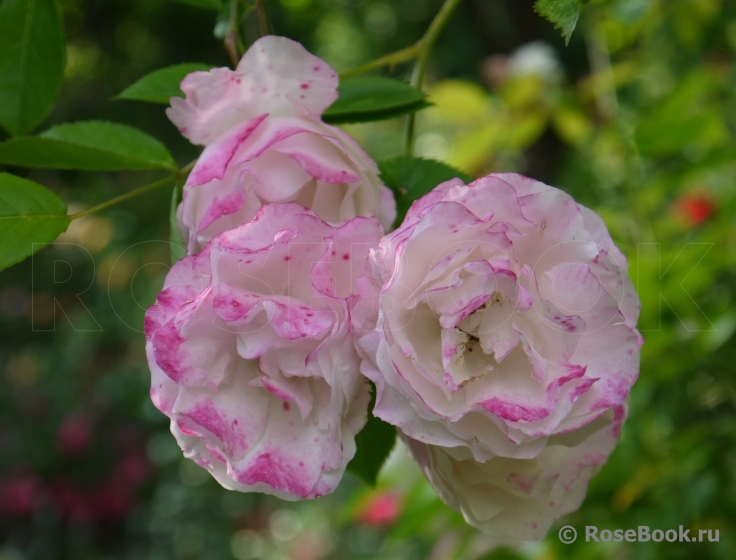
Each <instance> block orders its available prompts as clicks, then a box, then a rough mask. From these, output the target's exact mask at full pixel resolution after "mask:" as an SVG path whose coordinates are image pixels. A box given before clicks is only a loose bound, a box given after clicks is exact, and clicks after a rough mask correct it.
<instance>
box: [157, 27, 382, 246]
mask: <svg viewBox="0 0 736 560" xmlns="http://www.w3.org/2000/svg"><path fill="white" fill-rule="evenodd" d="M337 84H338V77H337V74H336V73H335V71H334V70H333V69H332V68H330V66H329V65H327V63H325V62H324V61H323V60H321V59H319V58H317V57H316V56H313V55H311V54H309V53H308V52H307V51H306V50H304V47H302V46H301V45H300V44H299V43H296V42H294V41H292V40H290V39H286V38H284V37H274V36H267V37H263V38H261V39H259V40H258V41H256V42H255V43H253V45H252V46H251V48H250V49H249V50H248V52H247V53H245V55H244V56H243V58H242V60H241V61H240V64H238V67H237V68H236V69H235V70H229V69H228V68H215V69H213V70H211V71H209V72H194V73H192V74H189V75H188V76H187V77H186V78H184V81H183V82H182V84H181V88H182V90H183V91H184V93H185V94H186V98H184V99H182V98H179V97H172V98H171V107H170V108H169V109H167V115H168V116H169V118H170V119H171V121H172V122H173V123H174V124H175V125H176V126H177V127H179V131H180V132H181V133H182V134H183V135H184V136H186V137H187V138H188V139H189V140H190V141H191V142H193V143H194V144H201V145H203V146H205V149H204V151H203V152H202V155H201V157H200V158H199V160H198V161H197V164H196V165H195V166H194V168H193V169H192V172H191V173H190V175H189V178H188V179H187V182H186V185H185V186H184V197H183V201H182V204H181V205H180V207H179V209H178V212H177V216H178V217H179V220H180V223H181V226H182V227H181V229H182V230H183V231H182V233H183V234H184V238H185V239H186V240H187V248H188V250H189V252H190V253H196V252H198V251H199V250H200V249H201V248H202V247H203V246H204V244H205V243H206V242H207V241H209V240H210V239H211V238H212V237H214V236H215V235H217V234H218V233H221V232H223V231H226V230H228V229H231V228H233V227H236V226H238V225H240V224H243V223H245V222H247V221H249V220H250V219H251V218H253V216H254V215H255V213H256V212H257V211H258V209H259V208H260V207H261V206H262V205H263V204H266V203H268V202H287V201H292V202H298V203H299V204H301V205H303V206H306V207H307V208H311V209H312V210H314V212H316V213H317V215H319V216H320V217H321V218H322V219H323V220H326V221H328V222H332V223H336V222H340V221H344V220H349V219H351V218H354V217H356V216H378V218H379V219H380V221H381V223H382V224H383V225H384V227H385V228H386V229H388V227H389V226H390V225H391V223H392V222H393V220H394V218H395V216H396V203H395V201H394V198H393V195H392V193H391V191H390V190H388V189H387V188H386V187H384V186H383V184H382V183H381V180H380V179H379V178H378V168H377V167H376V164H375V162H374V161H373V160H372V159H371V158H370V157H369V156H368V155H367V154H366V153H365V152H364V151H363V150H362V149H361V148H360V146H359V145H358V144H357V143H356V142H355V140H353V139H352V138H351V137H350V136H349V135H348V134H346V133H345V132H343V131H342V130H340V129H339V128H336V127H334V126H330V125H327V124H325V123H323V122H322V121H321V120H320V116H321V115H322V113H323V112H324V111H325V109H327V108H328V107H329V106H330V105H331V104H332V103H333V102H334V101H335V100H336V99H337V97H338V93H337Z"/></svg>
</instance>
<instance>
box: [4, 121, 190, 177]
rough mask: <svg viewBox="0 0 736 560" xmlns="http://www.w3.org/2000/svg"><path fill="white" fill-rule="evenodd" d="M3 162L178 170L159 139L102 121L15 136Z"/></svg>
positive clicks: (6, 147)
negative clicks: (36, 133)
mask: <svg viewBox="0 0 736 560" xmlns="http://www.w3.org/2000/svg"><path fill="white" fill-rule="evenodd" d="M0 164H6V165H15V166H19V167H43V168H48V169H80V170H84V171H122V170H131V171H132V170H139V169H169V170H176V164H175V163H174V160H173V158H172V157H171V154H169V151H168V150H167V149H166V147H165V146H164V145H163V144H161V142H159V141H158V140H156V139H155V138H153V137H151V136H149V135H148V134H146V133H145V132H141V131H140V130H138V129H136V128H133V127H130V126H127V125H123V124H117V123H110V122H101V121H86V122H76V123H70V124H62V125H59V126H55V127H54V128H50V129H49V130H47V131H45V132H44V133H42V134H41V135H40V136H26V137H20V138H12V139H11V140H8V141H7V142H4V143H2V144H0Z"/></svg>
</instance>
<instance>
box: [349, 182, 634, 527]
mask: <svg viewBox="0 0 736 560" xmlns="http://www.w3.org/2000/svg"><path fill="white" fill-rule="evenodd" d="M370 260H371V262H372V267H373V269H374V275H375V278H374V284H375V287H376V288H375V289H376V290H377V291H376V293H374V302H373V305H374V307H376V308H377V329H376V330H375V331H374V332H370V333H368V334H365V335H364V336H362V337H361V340H360V347H361V349H362V351H363V352H364V354H365V356H366V357H367V359H365V360H364V362H363V364H362V371H363V372H364V373H365V375H367V376H368V377H369V378H370V379H372V380H373V381H374V382H375V384H376V387H377V402H376V407H375V409H374V411H373V412H374V414H375V415H376V416H378V417H380V418H382V419H383V420H385V421H387V422H389V423H391V424H394V425H396V426H397V427H399V428H400V430H401V431H402V432H403V434H404V435H405V436H408V438H411V439H414V440H417V442H419V443H416V444H412V445H410V446H409V447H410V449H414V455H415V456H416V457H418V459H419V461H420V463H422V464H423V465H425V470H428V472H430V473H432V474H431V475H430V477H429V478H430V481H431V482H433V483H434V484H435V487H436V488H437V490H438V492H439V493H440V494H441V495H442V496H443V497H444V498H445V499H446V501H448V503H450V504H453V503H454V504H459V503H462V500H463V498H461V497H460V496H455V497H454V498H453V499H449V498H448V496H449V495H450V494H451V493H453V494H454V493H455V492H460V489H459V488H460V485H462V484H466V483H465V482H462V480H466V482H467V484H468V485H469V486H467V488H473V490H472V491H471V490H468V492H469V493H470V494H472V493H473V492H477V493H479V496H480V498H481V499H482V498H483V496H485V498H486V499H488V500H490V501H491V502H493V503H495V502H494V500H496V499H497V498H498V499H501V498H499V497H498V496H497V495H495V494H494V493H493V492H494V491H492V490H491V486H493V485H494V482H492V480H491V481H490V482H488V484H489V485H490V486H488V493H486V494H483V492H481V490H482V488H485V486H483V484H485V483H484V482H483V477H484V476H490V477H491V479H492V478H494V477H495V478H498V476H501V474H499V471H498V470H497V469H496V466H495V465H502V464H503V465H507V466H508V465H517V464H519V463H514V462H513V461H512V462H509V461H506V459H502V458H507V459H515V460H534V461H533V462H530V463H528V464H526V466H524V467H518V474H519V476H520V477H527V473H528V471H529V469H534V468H540V465H544V468H545V469H547V471H545V472H546V473H547V474H545V475H544V476H549V477H552V476H554V475H555V473H556V474H559V475H560V476H562V473H565V472H566V469H567V474H566V476H568V478H571V479H574V480H575V482H574V484H572V483H570V484H567V483H566V484H563V485H562V486H561V488H563V489H567V490H570V491H572V490H571V489H572V488H580V486H579V485H580V484H582V487H583V488H584V486H585V484H583V481H587V479H588V478H589V476H590V474H589V471H586V472H588V474H584V473H583V472H582V471H580V469H582V468H583V466H592V465H593V464H600V463H602V462H603V461H605V459H606V457H607V456H608V454H609V453H610V451H611V449H612V448H613V446H612V444H611V436H610V435H606V436H605V438H604V439H606V442H602V441H601V442H596V441H595V440H596V439H597V438H603V437H604V436H603V435H601V434H602V433H603V432H601V430H603V429H604V428H605V427H606V426H609V427H610V426H611V425H612V423H613V422H614V418H615V417H617V414H616V413H615V411H616V410H619V407H620V406H621V405H622V403H624V400H625V399H626V397H627V395H628V393H629V390H630V388H631V386H632V384H633V383H634V381H635V380H636V378H637V375H638V370H639V349H640V347H641V344H642V338H641V336H640V335H639V333H638V332H637V331H636V328H635V325H636V320H637V317H638V314H639V307H640V304H639V300H638V297H637V295H636V293H635V291H634V288H633V286H632V284H631V282H630V280H629V278H628V276H627V263H626V259H625V258H624V256H623V255H622V254H621V252H620V251H619V250H618V249H617V248H616V246H615V245H614V244H613V242H612V241H611V238H610V236H609V235H608V233H607V231H606V228H605V225H604V224H603V221H602V220H601V219H600V217H598V216H597V215H596V214H595V213H593V212H592V211H591V210H588V209H587V208H584V207H582V206H580V205H578V204H576V203H575V201H574V200H573V199H572V198H571V197H570V196H569V195H567V194H566V193H564V192H563V191H560V190H558V189H555V188H553V187H549V186H547V185H544V184H542V183H539V182H537V181H534V180H532V179H528V178H526V177H522V176H520V175H515V174H494V175H490V176H488V177H484V178H481V179H478V180H477V181H475V182H473V183H471V184H470V185H467V186H466V185H463V184H462V182H461V181H460V180H457V179H456V180H453V181H449V182H447V183H444V184H442V185H440V186H438V187H437V188H436V189H435V190H434V191H432V192H431V193H429V194H427V195H426V196H424V197H423V198H421V199H419V200H418V201H416V202H415V203H414V204H413V206H412V207H411V208H410V210H409V212H408V214H407V216H406V219H405V220H404V222H403V224H402V225H401V226H400V227H399V228H398V229H397V230H396V231H394V232H393V233H391V234H389V235H387V236H385V237H384V238H383V239H382V240H381V243H380V246H379V248H378V249H376V250H375V251H373V252H372V254H371V258H370ZM368 288H369V284H368V283H365V284H364V285H363V290H364V291H365V292H366V295H365V299H366V300H367V299H368V298H369V297H370V296H369V295H368V294H369V292H370V290H369V289H368ZM618 417H619V418H622V415H621V414H618ZM619 424H620V423H619ZM616 433H618V432H617V430H616ZM588 438H592V439H591V440H590V442H589V443H588V444H585V445H589V446H593V447H594V448H595V453H592V452H591V453H587V452H586V453H585V454H582V451H581V450H575V449H574V448H576V447H577V446H578V445H579V444H580V445H582V444H583V442H586V441H588ZM421 444H428V445H430V446H439V448H445V449H439V448H438V449H436V450H435V449H425V447H423V446H422V445H421ZM560 446H571V447H572V448H573V449H571V450H570V451H569V452H568V451H564V450H563V451H560V450H559V448H560ZM581 449H582V448H581ZM549 457H554V460H552V459H549ZM548 459H549V461H548ZM455 463H457V464H455ZM438 465H439V466H438ZM533 465H537V467H534V466H533ZM504 468H505V467H504ZM516 468H517V467H516V466H514V467H513V468H512V467H508V469H507V471H508V472H509V473H513V472H516V471H514V470H513V469H516ZM473 469H475V470H473ZM509 469H510V470H509ZM453 472H454V473H456V474H450V473H453ZM457 473H462V474H460V475H458V474H457ZM572 473H577V474H574V475H573V474H572ZM540 476H541V475H540ZM448 481H449V482H448ZM507 483H508V481H507ZM548 483H550V484H551V482H549V481H548ZM540 484H541V482H540ZM576 485H577V486H576ZM496 486H498V484H497V483H496ZM568 486H569V488H568ZM448 488H451V489H452V488H454V490H451V491H450V490H447V489H448ZM559 488H560V487H558V488H557V489H556V490H554V492H559V491H560V490H559ZM567 490H565V491H567ZM520 491H521V492H522V493H523V492H524V489H523V488H522V489H521V490H520ZM531 491H532V492H541V493H542V494H544V493H545V491H543V490H539V489H538V488H537V487H536V486H534V487H533V488H532V489H531ZM576 491H577V490H576ZM554 492H553V493H554ZM530 495H531V496H536V495H537V494H534V493H533V494H530ZM532 499H533V498H532ZM554 501H556V502H557V505H556V506H554V507H556V508H559V509H556V510H555V511H557V512H565V511H568V510H569V509H570V504H573V503H575V504H577V505H579V501H577V500H576V498H575V497H572V496H571V497H569V498H568V501H566V502H565V503H564V504H563V503H562V502H561V501H560V500H559V499H557V500H554ZM577 505H575V507H577ZM496 506H498V504H496ZM496 506H492V505H489V506H488V507H489V508H491V509H492V507H496ZM499 507H500V506H499ZM550 507H551V506H550ZM463 511H465V509H463ZM485 515H491V513H489V512H488V511H486V512H485V513H483V514H482V515H481V514H479V516H477V517H475V518H473V517H472V516H471V517H469V519H470V520H471V522H473V519H475V520H476V521H477V520H479V519H483V518H484V517H483V516H485ZM541 515H543V513H542V512H540V516H541ZM478 523H479V522H477V523H476V524H478ZM536 523H537V524H538V525H540V526H541V525H542V523H541V521H536ZM479 526H482V523H481V524H480V525H479ZM489 530H490V531H492V530H493V529H492V528H491V529H489ZM545 530H546V529H545Z"/></svg>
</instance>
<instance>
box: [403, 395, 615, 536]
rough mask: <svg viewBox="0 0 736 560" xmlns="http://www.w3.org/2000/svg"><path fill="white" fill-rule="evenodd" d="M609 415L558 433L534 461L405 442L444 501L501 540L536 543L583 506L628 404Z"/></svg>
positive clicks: (471, 522)
mask: <svg viewBox="0 0 736 560" xmlns="http://www.w3.org/2000/svg"><path fill="white" fill-rule="evenodd" d="M605 416H608V418H605V421H606V423H607V424H606V425H604V427H603V428H600V429H599V430H598V431H595V432H593V433H592V434H590V433H589V432H588V433H582V432H583V430H575V431H573V432H569V433H568V434H565V435H564V436H556V438H557V440H556V441H555V442H554V443H550V444H548V445H547V447H545V448H544V449H543V450H542V452H541V453H539V455H537V456H536V457H535V458H534V459H510V458H506V457H494V458H493V459H489V460H488V461H486V462H485V463H481V462H479V461H476V460H475V459H474V458H473V455H472V453H471V452H470V450H469V449H468V448H467V447H449V448H448V447H439V446H437V445H427V444H425V443H421V442H419V441H417V440H414V439H411V438H407V437H406V436H403V440H404V442H405V443H406V447H407V449H408V451H409V454H410V455H411V456H412V457H413V458H414V459H415V460H416V461H417V462H418V463H419V465H420V466H421V467H422V470H423V471H424V474H425V475H426V476H427V478H428V479H429V481H430V483H431V484H432V486H433V487H434V489H435V491H436V492H437V493H438V494H439V495H440V497H441V498H442V500H443V501H444V502H445V503H447V504H448V505H450V506H451V507H452V508H453V509H455V510H456V511H458V512H460V513H462V514H463V517H465V519H466V520H467V522H468V523H469V524H470V525H472V526H474V527H477V528H479V529H480V530H481V531H483V532H484V533H486V534H488V535H494V536H496V537H499V538H501V539H502V540H503V541H506V540H509V541H538V540H540V539H542V538H544V536H545V535H546V534H547V531H549V528H550V526H551V525H552V523H553V522H554V521H555V520H556V519H558V518H559V517H561V516H563V515H566V514H568V513H572V512H573V511H576V510H577V509H578V508H579V507H580V505H581V504H582V503H583V500H584V499H585V492H586V490H587V488H588V482H589V481H590V479H591V478H592V477H593V476H595V474H596V473H597V472H598V471H599V470H600V468H601V466H602V465H603V463H605V462H606V460H607V459H608V456H609V455H610V454H611V452H612V451H613V448H614V447H615V446H616V443H617V442H618V438H619V435H620V432H621V425H622V424H623V421H624V418H625V416H626V408H625V407H624V406H618V407H616V408H614V409H609V410H608V411H606V414H605ZM602 418H603V417H602Z"/></svg>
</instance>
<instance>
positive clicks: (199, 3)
mask: <svg viewBox="0 0 736 560" xmlns="http://www.w3.org/2000/svg"><path fill="white" fill-rule="evenodd" d="M176 1H177V2H180V3H181V4H189V5H190V6H196V7H197V8H206V9H208V10H220V9H222V0H176Z"/></svg>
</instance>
